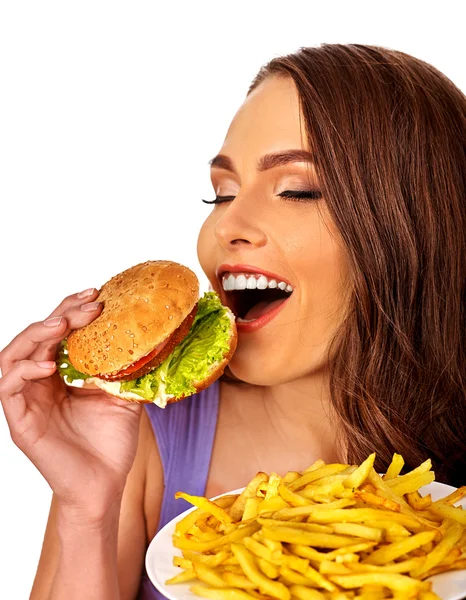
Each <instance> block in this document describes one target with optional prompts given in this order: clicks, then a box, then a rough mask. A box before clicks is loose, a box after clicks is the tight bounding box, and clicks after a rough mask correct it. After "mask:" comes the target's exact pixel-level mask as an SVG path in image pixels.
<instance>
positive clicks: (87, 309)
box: [81, 302, 102, 312]
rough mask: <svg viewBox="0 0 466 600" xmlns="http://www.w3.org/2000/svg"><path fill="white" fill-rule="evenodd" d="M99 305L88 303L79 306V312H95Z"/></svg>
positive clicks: (99, 303)
mask: <svg viewBox="0 0 466 600" xmlns="http://www.w3.org/2000/svg"><path fill="white" fill-rule="evenodd" d="M101 304H102V303H101V302H88V303H87V304H83V305H82V306H81V310H84V311H85V312H92V311H93V310H97V309H98V308H99V307H100V305H101Z"/></svg>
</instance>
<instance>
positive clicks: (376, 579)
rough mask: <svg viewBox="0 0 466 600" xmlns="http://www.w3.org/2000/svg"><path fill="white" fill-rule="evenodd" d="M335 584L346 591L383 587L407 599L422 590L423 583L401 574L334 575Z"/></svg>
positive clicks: (332, 579)
mask: <svg viewBox="0 0 466 600" xmlns="http://www.w3.org/2000/svg"><path fill="white" fill-rule="evenodd" d="M330 579H331V581H333V583H336V584H338V585H340V586H341V587H343V588H345V589H348V588H350V589H354V588H359V587H362V586H363V585H368V584H369V585H371V584H375V585H383V586H385V587H387V588H389V589H390V590H394V591H395V592H403V593H406V594H408V595H407V596H405V597H406V598H412V597H413V594H414V593H416V592H417V591H419V590H420V588H421V582H420V581H416V580H415V579H411V577H406V575H400V574H399V573H361V574H357V575H333V576H331V577H330Z"/></svg>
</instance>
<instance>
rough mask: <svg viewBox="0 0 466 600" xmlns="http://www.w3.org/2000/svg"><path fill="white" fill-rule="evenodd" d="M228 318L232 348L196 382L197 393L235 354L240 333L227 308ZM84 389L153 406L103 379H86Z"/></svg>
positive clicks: (168, 398)
mask: <svg viewBox="0 0 466 600" xmlns="http://www.w3.org/2000/svg"><path fill="white" fill-rule="evenodd" d="M226 311H227V314H228V317H229V319H230V323H231V329H230V333H231V335H230V347H229V350H228V351H227V352H226V353H225V354H224V355H223V357H222V359H221V360H219V361H218V362H217V363H215V364H214V365H212V367H211V369H210V371H209V373H208V374H207V376H206V377H205V378H204V379H203V380H202V381H195V382H194V387H195V388H196V392H200V391H201V390H204V389H206V388H208V387H209V386H210V385H212V383H214V381H216V380H217V379H218V378H219V377H220V376H221V375H222V374H223V372H224V370H225V368H226V366H227V365H228V363H229V362H230V359H231V357H232V356H233V353H234V352H235V350H236V346H237V343H238V332H237V330H236V323H235V316H234V315H233V313H232V312H231V311H230V309H228V308H226ZM82 387H84V388H94V389H95V388H100V389H102V390H103V391H105V392H107V393H108V394H111V395H112V396H116V397H117V398H121V399H122V400H126V401H129V402H139V403H141V404H152V401H151V400H145V399H144V398H142V397H141V396H139V395H138V394H134V393H133V392H120V391H119V383H118V382H108V381H104V380H103V379H98V378H97V377H92V378H90V379H86V380H85V381H84V382H83V386H82ZM184 398H185V396H181V397H180V398H175V397H173V396H166V397H165V398H164V402H163V403H162V404H161V403H158V402H157V404H158V405H159V406H165V404H173V403H174V402H178V400H183V399H184Z"/></svg>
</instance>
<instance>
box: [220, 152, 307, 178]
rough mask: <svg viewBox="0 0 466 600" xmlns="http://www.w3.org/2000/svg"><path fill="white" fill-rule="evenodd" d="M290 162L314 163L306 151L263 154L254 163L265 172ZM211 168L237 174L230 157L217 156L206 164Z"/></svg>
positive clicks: (259, 169)
mask: <svg viewBox="0 0 466 600" xmlns="http://www.w3.org/2000/svg"><path fill="white" fill-rule="evenodd" d="M292 162H307V163H312V162H314V157H313V155H312V154H311V153H310V152H307V151H306V150H285V151H284V152H274V153H272V154H264V156H262V157H261V158H260V159H259V160H258V161H257V163H256V169H257V170H258V171H259V172H261V171H267V170H268V169H273V168H274V167H281V166H283V165H287V164H289V163H292ZM208 164H209V165H210V166H211V167H217V168H218V169H225V170H226V171H231V172H232V173H235V174H236V175H237V174H238V172H237V170H236V168H235V165H234V163H233V161H232V160H231V158H230V157H228V156H226V155H225V154H217V156H215V157H214V158H213V159H212V160H210V161H209V163H208Z"/></svg>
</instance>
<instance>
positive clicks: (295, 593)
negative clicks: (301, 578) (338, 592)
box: [290, 585, 325, 600]
mask: <svg viewBox="0 0 466 600" xmlns="http://www.w3.org/2000/svg"><path fill="white" fill-rule="evenodd" d="M290 592H291V595H292V597H294V598H297V599H298V600H325V596H324V594H322V592H319V591H318V590H313V589H310V588H308V587H307V586H302V585H292V586H291V587H290Z"/></svg>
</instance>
